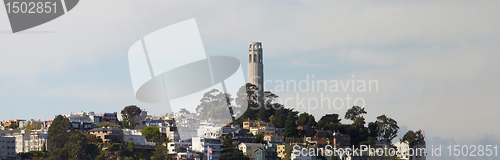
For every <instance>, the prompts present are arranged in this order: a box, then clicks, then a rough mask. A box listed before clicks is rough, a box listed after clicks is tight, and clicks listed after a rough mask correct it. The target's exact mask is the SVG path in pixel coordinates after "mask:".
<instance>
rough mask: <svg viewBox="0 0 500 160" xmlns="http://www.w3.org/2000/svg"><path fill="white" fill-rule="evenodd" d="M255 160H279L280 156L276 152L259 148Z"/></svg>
mask: <svg viewBox="0 0 500 160" xmlns="http://www.w3.org/2000/svg"><path fill="white" fill-rule="evenodd" d="M255 160H278V154H277V153H276V151H274V150H271V149H264V148H261V147H257V149H256V150H255Z"/></svg>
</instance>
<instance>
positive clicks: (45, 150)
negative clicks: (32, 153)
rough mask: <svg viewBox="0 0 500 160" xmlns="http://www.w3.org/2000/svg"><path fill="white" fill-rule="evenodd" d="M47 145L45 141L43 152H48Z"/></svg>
mask: <svg viewBox="0 0 500 160" xmlns="http://www.w3.org/2000/svg"><path fill="white" fill-rule="evenodd" d="M46 145H47V144H46V143H45V141H44V142H43V145H42V152H47V147H46Z"/></svg>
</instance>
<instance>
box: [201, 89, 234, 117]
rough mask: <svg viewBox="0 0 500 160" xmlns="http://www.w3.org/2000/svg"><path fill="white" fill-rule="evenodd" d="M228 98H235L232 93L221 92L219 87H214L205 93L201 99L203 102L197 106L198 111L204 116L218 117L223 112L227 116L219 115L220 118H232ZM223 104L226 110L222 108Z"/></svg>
mask: <svg viewBox="0 0 500 160" xmlns="http://www.w3.org/2000/svg"><path fill="white" fill-rule="evenodd" d="M228 100H229V101H232V100H233V99H232V98H231V95H230V94H227V93H222V92H219V90H217V89H212V90H210V91H208V92H206V93H205V94H203V97H202V98H201V100H200V102H201V103H200V104H199V105H198V106H197V107H196V112H197V113H198V115H199V116H200V117H202V118H210V117H216V116H220V115H222V114H223V115H225V116H223V117H219V119H229V120H231V116H230V113H229V106H228V103H227V102H228ZM221 106H222V107H223V108H224V109H225V111H223V110H221ZM214 111H215V112H214ZM217 111H219V112H217Z"/></svg>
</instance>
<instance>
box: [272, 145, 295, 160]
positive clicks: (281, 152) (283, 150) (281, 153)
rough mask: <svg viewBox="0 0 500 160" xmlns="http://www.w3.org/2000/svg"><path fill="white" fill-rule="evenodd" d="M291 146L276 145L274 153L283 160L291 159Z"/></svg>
mask: <svg viewBox="0 0 500 160" xmlns="http://www.w3.org/2000/svg"><path fill="white" fill-rule="evenodd" d="M292 147H293V146H292V145H289V144H284V145H278V146H277V147H276V152H277V153H278V157H279V158H281V159H284V160H289V159H290V158H291V154H292V150H293V148H292Z"/></svg>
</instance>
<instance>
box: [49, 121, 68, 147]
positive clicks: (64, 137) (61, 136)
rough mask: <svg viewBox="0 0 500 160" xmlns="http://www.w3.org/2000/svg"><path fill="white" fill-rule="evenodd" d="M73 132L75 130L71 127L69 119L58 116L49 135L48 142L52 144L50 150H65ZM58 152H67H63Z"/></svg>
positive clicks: (51, 126)
mask: <svg viewBox="0 0 500 160" xmlns="http://www.w3.org/2000/svg"><path fill="white" fill-rule="evenodd" d="M72 130H73V128H72V127H71V122H70V121H69V119H68V118H65V117H63V116H61V115H58V116H57V117H56V118H55V119H54V121H53V122H52V124H51V125H50V128H49V133H48V135H47V140H48V141H49V142H50V146H49V148H50V150H51V151H52V150H55V149H57V148H63V147H64V144H66V142H67V141H68V138H69V136H70V135H71V131H72ZM58 151H60V152H65V151H62V150H58Z"/></svg>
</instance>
